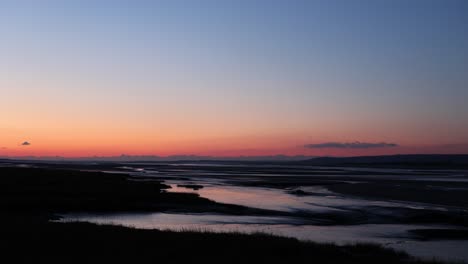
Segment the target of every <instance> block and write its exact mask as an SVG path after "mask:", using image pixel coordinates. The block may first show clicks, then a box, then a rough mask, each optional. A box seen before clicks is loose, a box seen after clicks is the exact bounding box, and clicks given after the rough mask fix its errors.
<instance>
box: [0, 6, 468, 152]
mask: <svg viewBox="0 0 468 264" xmlns="http://www.w3.org/2000/svg"><path fill="white" fill-rule="evenodd" d="M467 14H468V1H464V0H460V1H456V0H440V1H431V0H411V1H408V0H400V1H399V0H392V1H390V0H386V1H381V0H369V1H364V0H353V1H349V0H341V1H337V0H336V1H335V0H324V1H313V0H308V1H299V0H297V1H293V0H291V1H286V0H283V1H280V0H278V1H276V0H269V1H266V0H265V1H254V0H232V1H221V0H206V1H204V0H200V1H191V0H187V1H178V0H167V1H144V0H141V1H138V0H127V1H122V0H112V1H111V0H102V1H94V0H83V1H65V0H62V1H59V0H56V1H51V0H41V1H35V0H31V1H23V0H11V1H10V0H3V1H1V2H0V156H5V155H9V156H23V155H39V156H51V155H61V156H89V155H100V156H102V155H106V156H108V155H120V154H122V153H125V154H129V155H137V154H141V155H171V154H198V155H221V156H233V155H269V154H279V153H283V154H289V155H294V154H307V155H366V154H392V153H468V103H467V99H468V15H467ZM25 141H28V142H30V143H31V144H30V145H29V146H24V145H21V144H22V143H23V142H25ZM355 141H361V142H365V143H379V142H387V143H396V144H398V145H399V146H398V147H375V148H306V147H304V145H306V144H321V143H327V142H338V143H347V142H355Z"/></svg>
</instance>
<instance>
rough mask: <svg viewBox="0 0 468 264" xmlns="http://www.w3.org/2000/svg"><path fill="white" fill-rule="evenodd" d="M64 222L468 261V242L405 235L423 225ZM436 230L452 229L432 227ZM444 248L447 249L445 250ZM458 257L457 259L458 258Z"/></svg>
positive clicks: (118, 218) (148, 218)
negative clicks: (280, 239) (269, 237)
mask: <svg viewBox="0 0 468 264" xmlns="http://www.w3.org/2000/svg"><path fill="white" fill-rule="evenodd" d="M61 221H63V222H70V221H84V222H91V223H97V224H114V225H123V226H128V227H134V228H140V229H160V230H174V231H181V230H195V231H212V232H242V233H254V232H264V233H268V234H275V235H280V236H286V237H295V238H298V239H301V240H309V241H316V242H326V243H337V244H346V243H355V242H374V243H379V244H382V245H385V246H388V247H391V248H395V249H399V250H405V251H407V252H408V253H410V254H412V255H414V256H418V257H427V258H432V257H437V258H441V259H446V260H457V259H459V260H465V261H466V260H468V252H467V251H466V248H468V241H416V240H411V239H408V238H402V237H404V236H405V234H406V231H407V230H410V229H418V228H427V226H423V225H387V224H381V225H375V224H366V225H352V226H315V225H302V224H301V220H300V219H296V218H291V217H259V216H232V215H213V214H167V213H143V214H107V215H106V214H103V215H90V214H68V215H63V219H62V220H61ZM432 227H433V228H449V227H446V226H432ZM442 249H443V250H442ZM454 256H456V259H455V258H454Z"/></svg>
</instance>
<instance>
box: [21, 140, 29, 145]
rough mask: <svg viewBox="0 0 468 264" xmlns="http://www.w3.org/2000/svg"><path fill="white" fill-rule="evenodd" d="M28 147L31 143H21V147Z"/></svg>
mask: <svg viewBox="0 0 468 264" xmlns="http://www.w3.org/2000/svg"><path fill="white" fill-rule="evenodd" d="M29 145H31V143H29V142H28V141H25V142H23V143H21V146H29Z"/></svg>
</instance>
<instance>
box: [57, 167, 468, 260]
mask: <svg viewBox="0 0 468 264" xmlns="http://www.w3.org/2000/svg"><path fill="white" fill-rule="evenodd" d="M272 168H273V170H272ZM274 168H277V169H278V170H282V171H281V172H278V173H275V171H274ZM286 169H287V168H286ZM117 171H118V172H122V171H125V172H131V173H132V175H133V176H135V177H139V176H144V177H145V180H148V177H149V179H151V177H154V178H155V179H164V181H165V183H166V184H169V185H170V186H171V189H169V190H168V191H170V192H195V193H198V194H199V195H200V196H201V197H205V198H208V199H210V200H213V201H216V202H219V203H227V204H237V205H243V206H247V207H252V208H260V209H267V210H274V211H278V212H280V213H282V214H278V215H272V216H252V215H220V214H213V213H204V214H193V213H185V214H180V213H179V214H174V213H138V214H137V213H132V214H129V213H122V214H101V215H96V214H73V215H64V216H63V219H62V220H61V221H65V222H66V221H86V222H92V223H98V224H115V225H124V226H129V227H134V228H141V229H161V230H176V231H179V230H203V231H205V230H208V231H213V232H243V233H252V232H264V233H270V234H275V235H280V236H287V237H295V238H298V239H301V240H310V241H316V242H327V243H330V242H331V243H337V244H345V243H356V242H373V243H379V244H381V245H384V246H387V247H391V248H394V249H399V250H404V251H406V252H408V253H410V254H411V255H414V256H418V257H425V258H433V257H436V258H440V259H443V260H464V261H468V251H467V250H466V248H468V240H437V241H435V240H431V241H420V240H417V239H415V238H414V237H412V236H410V235H409V233H408V231H409V230H412V229H431V228H434V229H435V228H437V229H462V228H461V227H459V226H451V225H447V224H445V223H438V224H432V225H421V224H403V222H401V223H398V221H399V220H401V219H403V218H404V217H405V216H406V214H408V212H426V211H425V210H431V211H438V212H452V211H454V210H455V211H457V210H458V211H465V212H466V210H467V208H463V207H457V206H453V205H447V204H437V205H436V204H431V203H420V202H419V203H417V202H410V201H391V200H382V199H370V198H368V197H355V196H350V195H344V194H339V193H334V192H332V191H330V190H328V189H327V186H326V185H316V184H312V185H310V184H309V185H307V184H306V185H304V186H295V187H278V188H271V187H267V186H262V185H261V184H260V186H256V187H252V186H249V185H248V184H247V185H246V184H245V183H246V182H247V183H258V182H261V181H262V180H264V179H265V178H266V179H271V181H275V179H281V181H296V180H297V179H299V178H304V179H320V180H323V179H324V178H326V179H331V180H333V181H335V180H336V181H342V182H351V183H355V182H356V183H360V182H369V181H372V180H377V179H378V180H382V181H386V182H387V181H388V182H391V183H392V184H394V183H395V182H396V183H398V184H405V182H408V181H411V182H418V183H419V182H420V183H421V184H420V186H421V188H436V189H438V190H446V191H454V190H458V191H464V190H465V191H466V188H467V186H466V185H463V184H461V185H458V183H457V182H461V183H464V182H466V181H467V178H466V172H464V171H456V170H450V171H428V172H425V171H408V170H391V169H376V170H374V171H373V170H372V169H364V170H363V169H361V168H338V169H337V168H312V169H311V168H307V167H303V166H296V167H291V168H290V169H289V170H287V171H289V173H284V171H285V167H282V166H265V165H258V166H241V165H235V166H233V165H223V164H215V166H213V165H211V164H203V165H201V166H197V164H176V165H170V164H169V165H166V166H154V164H138V167H135V165H134V164H133V165H129V164H125V167H121V168H120V170H117ZM292 172H294V173H292ZM325 172H327V173H325ZM359 172H362V174H363V175H360V174H359ZM372 173H375V175H372ZM381 174H382V175H381ZM269 177H271V178H269ZM454 183H456V184H457V185H456V187H453V184H454ZM178 184H197V185H202V186H203V188H202V189H199V190H191V189H189V188H184V187H178V186H177V185H178ZM438 184H439V185H440V184H442V185H440V186H439V185H438ZM417 186H419V185H417ZM298 189H300V190H302V191H304V192H306V193H307V194H308V195H305V196H298V195H294V194H291V191H294V190H298ZM408 210H410V211H408ZM285 213H286V214H287V215H288V216H284V215H285ZM321 215H325V217H324V219H327V218H329V217H330V216H340V217H341V218H340V217H338V218H339V219H344V220H342V221H348V220H349V221H351V220H352V221H356V220H355V219H357V221H358V222H352V224H351V222H349V223H339V222H325V224H326V225H324V222H323V219H320V216H321ZM363 216H364V217H363ZM399 217H400V218H401V219H400V218H399ZM361 218H362V219H364V220H361ZM318 219H319V220H318ZM389 219H393V220H391V221H390V220H389ZM395 219H396V220H395ZM340 221H341V220H340ZM392 221H393V222H392Z"/></svg>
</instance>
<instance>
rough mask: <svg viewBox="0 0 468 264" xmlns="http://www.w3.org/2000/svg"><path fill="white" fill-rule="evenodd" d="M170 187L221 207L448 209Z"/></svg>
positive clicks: (319, 190)
mask: <svg viewBox="0 0 468 264" xmlns="http://www.w3.org/2000/svg"><path fill="white" fill-rule="evenodd" d="M168 183H169V185H170V186H171V189H169V190H168V191H170V192H193V193H198V194H199V195H200V196H201V197H204V198H208V199H210V200H213V201H216V202H220V203H228V204H238V205H244V206H248V207H253V208H261V209H269V210H277V211H286V212H294V211H310V212H331V211H347V210H356V209H359V210H366V208H369V207H373V208H374V209H373V210H375V208H376V207H395V208H411V209H433V210H444V208H440V207H437V206H434V205H427V204H418V203H397V202H385V201H375V200H364V199H357V198H350V197H343V196H340V195H338V194H336V193H333V192H330V191H329V190H327V189H326V188H324V187H321V186H307V187H301V188H300V190H302V191H306V192H307V193H309V194H313V195H305V196H297V195H293V194H290V193H288V192H286V191H285V190H281V189H271V188H259V187H244V186H228V185H218V184H216V185H214V184H207V185H205V187H204V188H202V189H199V190H196V191H195V190H192V189H189V188H185V187H178V186H177V184H179V183H180V182H176V181H170V182H168ZM202 185H203V184H202ZM374 213H375V212H374Z"/></svg>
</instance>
